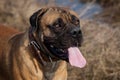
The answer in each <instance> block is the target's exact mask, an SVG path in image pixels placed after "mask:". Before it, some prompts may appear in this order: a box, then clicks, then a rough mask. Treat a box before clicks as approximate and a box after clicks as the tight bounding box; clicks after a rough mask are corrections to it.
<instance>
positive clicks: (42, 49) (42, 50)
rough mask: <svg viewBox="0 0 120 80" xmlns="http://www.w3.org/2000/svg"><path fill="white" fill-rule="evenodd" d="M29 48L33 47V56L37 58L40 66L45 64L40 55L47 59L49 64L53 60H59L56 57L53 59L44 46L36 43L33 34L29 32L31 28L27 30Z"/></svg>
mask: <svg viewBox="0 0 120 80" xmlns="http://www.w3.org/2000/svg"><path fill="white" fill-rule="evenodd" d="M29 41H30V42H29V46H33V48H34V49H35V52H36V53H35V54H36V55H37V56H38V59H39V61H40V63H41V64H43V65H44V64H45V60H44V59H43V57H42V55H43V56H45V57H47V59H48V60H49V62H53V61H55V60H59V59H58V58H57V57H55V56H54V55H53V54H52V53H51V52H50V51H49V50H48V49H47V48H46V47H45V45H44V44H43V43H42V44H39V43H38V41H37V40H36V39H35V37H34V35H33V32H32V31H31V28H30V29H29ZM41 53H42V54H41Z"/></svg>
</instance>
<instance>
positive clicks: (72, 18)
mask: <svg viewBox="0 0 120 80" xmlns="http://www.w3.org/2000/svg"><path fill="white" fill-rule="evenodd" d="M71 20H72V23H73V24H75V25H79V23H80V21H79V19H78V18H77V17H75V16H74V15H71Z"/></svg>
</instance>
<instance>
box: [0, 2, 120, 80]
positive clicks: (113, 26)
mask: <svg viewBox="0 0 120 80" xmlns="http://www.w3.org/2000/svg"><path fill="white" fill-rule="evenodd" d="M49 5H52V6H62V7H63V6H64V7H68V8H70V9H72V10H74V11H75V12H77V13H78V15H79V17H80V19H81V29H82V31H83V35H84V42H83V44H82V47H80V50H81V52H82V53H83V55H84V56H85V58H86V60H87V65H86V67H85V68H83V69H79V68H75V67H72V66H70V65H69V64H68V76H69V77H68V80H120V0H0V24H2V25H6V26H8V25H9V26H13V28H15V29H17V30H19V31H25V29H27V28H29V26H30V24H29V17H30V16H31V15H32V14H33V13H34V12H35V11H37V10H38V9H40V7H43V6H49Z"/></svg>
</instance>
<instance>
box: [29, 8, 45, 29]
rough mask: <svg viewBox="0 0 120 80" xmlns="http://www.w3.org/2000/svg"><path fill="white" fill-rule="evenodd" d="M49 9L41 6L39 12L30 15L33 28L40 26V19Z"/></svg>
mask: <svg viewBox="0 0 120 80" xmlns="http://www.w3.org/2000/svg"><path fill="white" fill-rule="evenodd" d="M46 11H47V9H45V8H41V9H40V10H38V11H37V12H35V13H33V15H32V16H31V17H30V24H31V27H32V30H36V29H37V28H38V26H39V23H38V21H39V20H40V19H41V17H42V16H43V15H44V13H46Z"/></svg>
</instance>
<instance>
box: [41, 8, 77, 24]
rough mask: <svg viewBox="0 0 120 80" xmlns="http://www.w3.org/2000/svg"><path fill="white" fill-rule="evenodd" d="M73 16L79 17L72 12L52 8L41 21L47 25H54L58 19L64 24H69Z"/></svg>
mask: <svg viewBox="0 0 120 80" xmlns="http://www.w3.org/2000/svg"><path fill="white" fill-rule="evenodd" d="M73 15H74V16H75V17H77V18H78V15H77V14H76V13H75V12H74V11H72V10H69V9H57V8H56V9H53V8H51V9H48V10H47V12H46V13H45V14H44V16H43V17H42V19H41V20H42V22H45V23H46V24H52V23H53V22H54V21H56V20H57V19H58V18H62V19H63V21H64V22H67V21H70V19H71V17H72V16H73Z"/></svg>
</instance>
